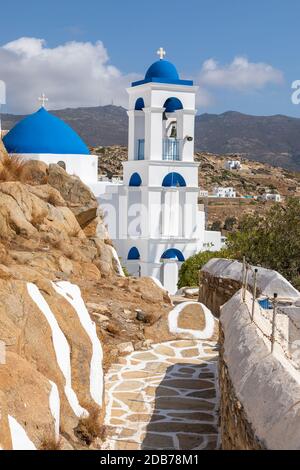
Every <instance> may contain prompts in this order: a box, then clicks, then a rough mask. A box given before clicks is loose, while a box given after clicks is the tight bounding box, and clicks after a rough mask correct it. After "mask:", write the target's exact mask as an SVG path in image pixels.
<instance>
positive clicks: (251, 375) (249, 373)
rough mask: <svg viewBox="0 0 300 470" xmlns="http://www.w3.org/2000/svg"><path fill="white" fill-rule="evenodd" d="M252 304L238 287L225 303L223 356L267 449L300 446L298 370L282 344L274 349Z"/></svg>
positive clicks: (247, 416) (299, 378)
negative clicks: (252, 313) (251, 316)
mask: <svg viewBox="0 0 300 470" xmlns="http://www.w3.org/2000/svg"><path fill="white" fill-rule="evenodd" d="M250 308H251V295H250V294H247V297H246V303H243V301H242V298H241V292H240V291H239V292H237V293H236V294H235V295H234V296H233V297H232V299H231V300H229V301H228V302H227V303H226V304H225V305H224V306H223V307H222V309H221V317H220V322H221V326H222V329H223V332H224V344H223V348H224V354H223V357H224V361H225V363H226V366H227V368H228V372H229V376H230V380H231V383H232V385H233V388H234V391H235V395H236V397H237V399H238V400H239V402H240V403H241V405H242V407H243V409H244V412H245V416H246V418H247V421H248V422H249V423H250V425H251V427H252V429H253V431H254V433H255V436H256V438H257V439H258V441H260V442H261V443H262V444H263V445H264V446H265V447H266V448H267V449H282V450H283V449H300V373H299V371H297V370H296V369H295V368H294V367H293V366H292V365H291V363H290V362H289V361H288V360H287V359H286V357H285V355H284V354H283V351H282V349H281V348H280V347H279V348H276V349H275V351H274V352H273V353H271V349H270V341H269V339H267V338H266V337H265V336H264V335H263V334H262V333H261V331H260V329H259V328H258V327H257V325H256V324H255V323H253V322H251V320H250V311H251V310H250ZM257 313H258V312H256V314H257ZM256 314H255V317H256ZM256 318H257V317H256Z"/></svg>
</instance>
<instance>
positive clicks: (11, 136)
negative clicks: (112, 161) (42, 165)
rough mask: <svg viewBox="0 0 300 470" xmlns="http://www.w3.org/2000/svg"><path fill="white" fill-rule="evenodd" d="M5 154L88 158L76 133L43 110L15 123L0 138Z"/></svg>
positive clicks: (87, 152)
mask: <svg viewBox="0 0 300 470" xmlns="http://www.w3.org/2000/svg"><path fill="white" fill-rule="evenodd" d="M3 143H4V145H5V147H6V150H7V151H8V153H19V154H26V153H50V154H71V155H72V154H77V155H88V154H89V153H90V152H89V149H88V148H87V146H86V145H85V143H84V142H83V141H82V139H81V138H80V137H79V135H78V134H76V132H75V131H74V130H73V129H72V128H71V127H70V126H68V125H67V124H66V123H65V122H64V121H62V120H61V119H59V118H58V117H56V116H53V114H50V113H48V111H46V109H45V108H40V109H39V110H38V111H37V112H36V113H33V114H30V115H29V116H27V117H25V118H24V119H22V121H20V122H18V124H16V125H15V126H14V127H13V128H12V129H11V130H10V131H9V132H8V133H7V134H6V135H5V136H4V137H3Z"/></svg>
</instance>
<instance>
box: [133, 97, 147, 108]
mask: <svg viewBox="0 0 300 470" xmlns="http://www.w3.org/2000/svg"><path fill="white" fill-rule="evenodd" d="M144 107H145V103H144V100H143V98H138V99H137V100H136V102H135V106H134V109H135V111H142V109H143V108H144Z"/></svg>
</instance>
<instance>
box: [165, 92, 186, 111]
mask: <svg viewBox="0 0 300 470" xmlns="http://www.w3.org/2000/svg"><path fill="white" fill-rule="evenodd" d="M163 107H164V108H165V112H166V113H174V111H177V110H178V109H183V105H182V103H181V101H180V100H179V99H178V98H175V97H174V96H172V97H171V98H168V99H167V100H166V101H165V102H164V105H163Z"/></svg>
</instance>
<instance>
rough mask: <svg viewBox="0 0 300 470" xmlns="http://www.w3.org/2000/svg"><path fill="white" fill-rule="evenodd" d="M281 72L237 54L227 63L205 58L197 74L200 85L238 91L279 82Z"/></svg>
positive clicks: (259, 87)
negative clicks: (222, 63)
mask: <svg viewBox="0 0 300 470" xmlns="http://www.w3.org/2000/svg"><path fill="white" fill-rule="evenodd" d="M282 82H283V74H282V72H281V71H280V70H277V69H275V68H274V67H272V66H271V65H269V64H266V63H263V62H249V60H248V59H247V58H246V57H241V56H237V57H235V58H234V59H233V61H232V62H231V63H230V64H228V65H224V66H222V65H220V64H219V63H218V62H217V61H215V60H214V59H208V60H206V61H205V62H204V63H203V65H202V69H201V71H200V74H199V83H200V85H204V86H208V87H218V88H231V89H234V90H238V91H253V90H260V89H262V88H264V87H265V86H266V85H268V84H281V83H282Z"/></svg>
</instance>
